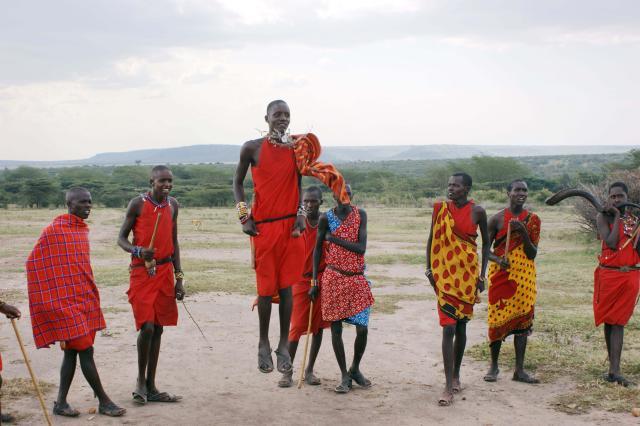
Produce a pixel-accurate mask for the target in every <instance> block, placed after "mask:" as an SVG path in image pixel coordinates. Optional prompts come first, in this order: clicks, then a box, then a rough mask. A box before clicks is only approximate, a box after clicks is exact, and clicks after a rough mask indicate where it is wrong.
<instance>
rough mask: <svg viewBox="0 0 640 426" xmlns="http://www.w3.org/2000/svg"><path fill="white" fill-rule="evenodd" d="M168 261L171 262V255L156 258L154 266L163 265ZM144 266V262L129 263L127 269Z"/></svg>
mask: <svg viewBox="0 0 640 426" xmlns="http://www.w3.org/2000/svg"><path fill="white" fill-rule="evenodd" d="M169 262H173V257H171V256H169V257H165V258H164V259H158V260H156V266H158V265H164V264H165V263H169ZM143 267H144V263H137V264H135V265H134V264H133V263H132V264H131V265H129V270H131V269H133V268H143Z"/></svg>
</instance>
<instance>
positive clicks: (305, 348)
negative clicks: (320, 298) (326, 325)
mask: <svg viewBox="0 0 640 426" xmlns="http://www.w3.org/2000/svg"><path fill="white" fill-rule="evenodd" d="M312 318H313V300H312V301H311V303H310V304H309V325H308V326H307V337H306V339H305V341H304V355H303V356H302V367H301V368H300V379H299V380H298V389H301V388H302V381H303V380H304V367H305V365H306V363H307V351H308V350H309V335H310V334H311V319H312Z"/></svg>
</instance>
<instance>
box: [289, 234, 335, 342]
mask: <svg viewBox="0 0 640 426" xmlns="http://www.w3.org/2000/svg"><path fill="white" fill-rule="evenodd" d="M317 235H318V227H317V225H316V226H315V227H312V226H311V225H309V222H308V221H307V229H305V231H304V233H303V234H302V238H303V239H304V243H305V256H306V260H305V264H304V274H303V276H302V278H301V279H300V280H299V281H298V282H297V283H295V284H294V285H293V289H292V290H293V310H292V311H291V328H290V329H289V341H290V342H297V341H298V340H300V336H302V335H304V334H307V327H308V326H309V306H310V304H311V300H310V299H309V288H310V287H311V279H312V276H313V251H314V249H315V246H316V236H317ZM325 266H326V264H325V256H322V260H321V262H320V269H319V270H318V283H319V282H320V280H321V279H322V273H323V271H324V268H325ZM330 325H331V323H330V322H326V321H323V320H322V298H321V297H320V294H318V297H316V300H315V301H314V302H313V315H312V318H311V334H316V333H317V332H318V331H319V330H320V329H322V328H327V327H329V326H330Z"/></svg>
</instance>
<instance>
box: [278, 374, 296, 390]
mask: <svg viewBox="0 0 640 426" xmlns="http://www.w3.org/2000/svg"><path fill="white" fill-rule="evenodd" d="M291 386H293V370H291V371H289V372H287V373H284V374H283V375H282V378H281V379H280V380H278V387H280V388H290V387H291Z"/></svg>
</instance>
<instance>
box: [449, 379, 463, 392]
mask: <svg viewBox="0 0 640 426" xmlns="http://www.w3.org/2000/svg"><path fill="white" fill-rule="evenodd" d="M453 383H455V384H454V385H453V386H452V388H451V390H452V391H453V393H460V392H462V391H463V390H464V389H465V387H464V386H462V383H460V379H453Z"/></svg>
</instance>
